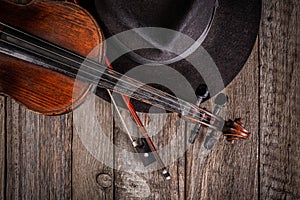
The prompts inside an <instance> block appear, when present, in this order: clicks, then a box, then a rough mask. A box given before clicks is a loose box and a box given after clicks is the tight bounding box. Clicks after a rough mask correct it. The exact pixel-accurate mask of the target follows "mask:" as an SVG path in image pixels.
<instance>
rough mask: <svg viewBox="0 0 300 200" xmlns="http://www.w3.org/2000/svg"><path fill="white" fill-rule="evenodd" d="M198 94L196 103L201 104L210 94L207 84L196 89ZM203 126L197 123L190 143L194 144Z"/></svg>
mask: <svg viewBox="0 0 300 200" xmlns="http://www.w3.org/2000/svg"><path fill="white" fill-rule="evenodd" d="M196 95H197V102H196V105H197V106H200V104H201V103H202V102H203V100H204V99H206V98H207V97H208V96H209V92H208V88H207V85H206V84H201V85H200V86H199V87H198V88H197V90H196ZM200 128H201V124H200V123H198V124H196V125H195V127H194V129H193V131H192V132H191V135H190V137H189V143H191V144H194V142H195V140H196V137H197V135H198V134H199V131H200Z"/></svg>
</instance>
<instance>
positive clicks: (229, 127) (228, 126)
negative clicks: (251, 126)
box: [222, 118, 250, 143]
mask: <svg viewBox="0 0 300 200" xmlns="http://www.w3.org/2000/svg"><path fill="white" fill-rule="evenodd" d="M242 120H243V119H242V118H237V119H235V120H234V121H233V120H228V121H226V122H225V124H224V127H223V130H222V132H223V135H224V136H225V137H226V140H227V141H228V142H230V143H234V142H235V141H237V140H241V139H247V138H248V137H249V135H250V132H249V131H247V130H246V129H245V127H244V124H243V123H242Z"/></svg>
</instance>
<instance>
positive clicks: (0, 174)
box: [0, 96, 6, 199]
mask: <svg viewBox="0 0 300 200" xmlns="http://www.w3.org/2000/svg"><path fill="white" fill-rule="evenodd" d="M5 155H6V151H5V97H3V96H0V199H4V195H5Z"/></svg>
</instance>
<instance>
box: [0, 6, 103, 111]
mask: <svg viewBox="0 0 300 200" xmlns="http://www.w3.org/2000/svg"><path fill="white" fill-rule="evenodd" d="M0 8H1V12H0V18H1V22H2V23H4V24H8V25H10V26H13V27H14V28H17V29H19V30H22V31H25V32H27V33H30V34H33V35H35V36H38V37H40V38H43V39H44V40H46V41H49V42H52V43H53V44H56V45H59V46H60V47H63V48H65V49H68V50H71V51H72V52H74V53H77V54H79V55H82V56H88V57H89V58H91V59H97V60H98V57H101V56H102V53H103V48H102V46H101V45H100V44H101V43H102V40H103V36H102V33H101V31H100V28H99V27H98V25H97V23H96V22H95V21H94V19H93V18H92V17H91V16H90V14H89V13H88V12H87V11H85V10H84V9H82V8H81V7H79V6H77V5H75V4H72V3H64V2H39V1H36V2H33V3H31V4H28V5H26V6H19V5H18V4H13V3H11V2H10V3H8V2H6V1H1V2H0ZM66 22H68V23H66ZM85 27H89V28H88V29H85ZM3 30H4V31H5V29H4V28H3ZM82 30H85V31H82ZM75 41H76V42H75ZM97 45H98V46H97ZM95 47H99V48H98V49H97V48H95ZM92 50H94V51H92ZM91 52H92V53H91ZM52 54H53V53H52ZM0 59H1V61H2V62H1V66H0V93H1V94H2V93H3V94H6V95H8V96H10V97H13V98H14V99H15V100H17V101H18V102H19V103H21V104H22V105H24V106H26V107H27V108H28V109H30V110H33V111H34V112H37V113H43V114H46V115H55V114H62V113H66V112H68V111H70V110H71V109H72V108H73V107H77V106H78V105H79V104H80V103H81V102H82V101H83V100H84V97H85V96H86V95H87V93H88V91H89V88H90V86H89V84H88V83H83V82H80V81H76V82H75V81H74V79H72V78H69V77H67V76H63V75H61V74H59V73H58V72H54V71H52V70H49V69H45V68H43V67H36V65H34V64H32V63H26V62H25V61H23V60H19V59H16V58H13V57H10V56H7V55H4V54H1V55H0Z"/></svg>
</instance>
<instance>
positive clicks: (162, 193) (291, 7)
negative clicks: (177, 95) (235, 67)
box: [0, 0, 300, 199]
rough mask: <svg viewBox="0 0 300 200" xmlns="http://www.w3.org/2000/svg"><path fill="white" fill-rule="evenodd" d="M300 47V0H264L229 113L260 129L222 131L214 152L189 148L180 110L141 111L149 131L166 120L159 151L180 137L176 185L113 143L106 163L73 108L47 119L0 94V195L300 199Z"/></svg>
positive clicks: (102, 106)
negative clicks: (81, 131) (139, 168)
mask: <svg viewBox="0 0 300 200" xmlns="http://www.w3.org/2000/svg"><path fill="white" fill-rule="evenodd" d="M299 45H300V4H299V2H298V1H296V0H289V1H288V0H286V1H275V0H269V1H266V0H263V11H262V22H261V28H260V32H259V36H258V39H257V42H256V45H255V47H254V49H253V51H252V54H251V56H250V58H249V60H248V62H247V64H246V65H245V67H244V69H243V70H242V71H241V73H240V74H239V75H238V76H237V77H236V78H235V79H234V81H233V82H232V83H231V84H230V86H229V87H227V88H226V93H227V94H228V95H229V99H230V103H229V105H228V108H227V110H228V111H229V113H228V117H230V118H234V117H238V116H244V117H245V122H246V124H247V127H248V128H249V129H250V131H251V132H252V135H251V137H250V139H249V140H247V141H242V142H239V143H237V144H235V145H229V144H227V143H226V142H225V141H224V139H223V138H220V140H219V141H218V143H217V144H216V146H215V148H214V149H213V151H208V150H204V149H203V146H202V145H203V144H202V143H203V137H202V138H201V137H200V138H199V139H198V140H197V141H196V143H195V144H194V145H193V146H187V147H186V148H187V151H186V152H185V153H183V154H182V155H179V153H180V152H182V151H183V148H185V145H184V143H183V142H182V141H184V139H185V138H186V137H187V136H188V135H189V131H190V129H191V126H192V125H190V124H188V123H182V122H181V121H180V119H179V118H178V117H177V116H175V115H173V114H163V115H156V116H152V115H145V114H141V116H142V118H143V120H144V122H145V124H146V127H147V128H149V129H151V127H153V126H160V125H162V124H161V123H164V126H162V128H161V130H160V131H158V133H157V135H155V136H154V137H153V140H154V142H155V144H156V145H157V147H158V148H161V147H163V146H165V145H166V144H171V145H169V146H170V149H168V150H167V151H165V154H164V155H163V157H168V156H169V157H174V158H176V157H179V159H175V162H173V163H171V164H170V165H169V166H168V168H169V170H170V173H171V174H172V179H171V181H169V182H168V181H165V180H164V179H163V178H162V176H161V173H160V172H159V171H154V172H146V173H138V172H130V170H125V169H124V168H126V160H125V161H124V159H122V153H120V151H113V149H111V148H109V147H108V146H107V147H106V146H105V145H106V144H103V145H104V147H105V148H104V149H105V151H101V152H99V154H101V155H103V156H104V157H105V156H107V159H109V158H111V157H110V156H112V157H113V159H114V167H115V168H116V169H118V170H113V169H112V168H110V167H108V166H105V165H104V164H102V163H101V162H99V161H97V160H96V159H95V158H94V156H93V155H92V154H90V153H89V152H88V151H87V149H86V148H85V147H84V145H83V144H82V140H81V139H80V137H79V135H78V133H76V132H77V131H78V129H76V128H75V127H76V126H75V125H74V124H73V120H74V118H73V115H72V114H68V115H64V116H56V117H44V116H40V115H36V114H34V113H32V112H30V111H27V110H25V109H24V108H23V107H21V106H19V105H18V104H16V103H15V102H14V101H13V100H11V99H10V98H7V97H0V122H1V126H0V198H1V199H19V198H21V197H23V198H25V199H70V198H74V199H112V198H116V199H127V198H129V197H131V198H136V199H140V198H147V199H300V125H299V121H300V93H299V91H300V77H299V75H300V65H299V62H300V54H299V51H300V48H299ZM97 105H98V106H99V107H98V108H99V109H98V110H97V114H98V116H99V117H101V123H100V124H102V125H103V124H106V125H105V126H104V127H105V128H104V129H105V130H103V132H105V134H106V135H107V136H108V138H109V139H110V140H111V141H113V142H114V143H115V144H116V145H117V146H118V147H120V148H124V149H127V150H130V149H131V147H130V144H129V142H128V139H127V138H126V135H125V134H124V133H123V132H122V129H120V128H119V126H120V124H119V122H118V120H117V118H116V117H115V118H113V111H112V107H111V105H110V104H108V103H106V102H104V101H102V100H98V101H97ZM206 106H207V107H211V106H212V103H211V102H208V103H206ZM113 119H115V120H113ZM99 134H102V133H99ZM174 138H175V139H174ZM182 144H183V145H182ZM102 149H103V148H102ZM177 154H178V155H177ZM124 166H125V167H124Z"/></svg>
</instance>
